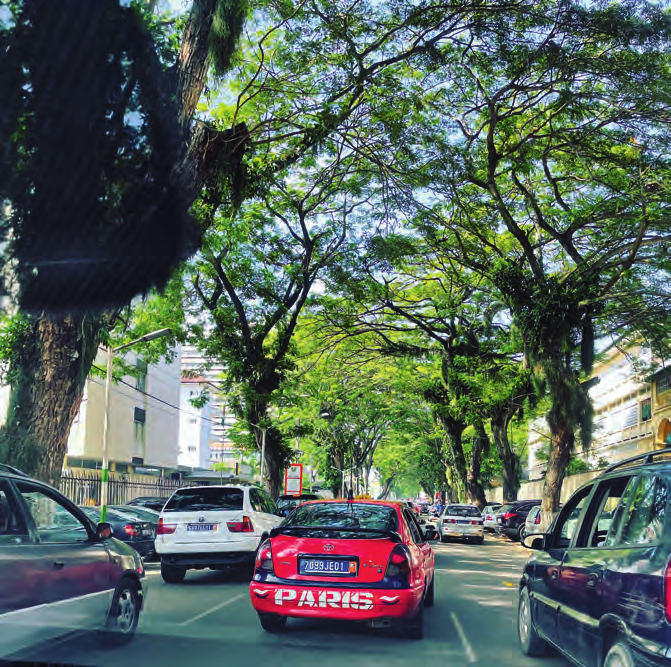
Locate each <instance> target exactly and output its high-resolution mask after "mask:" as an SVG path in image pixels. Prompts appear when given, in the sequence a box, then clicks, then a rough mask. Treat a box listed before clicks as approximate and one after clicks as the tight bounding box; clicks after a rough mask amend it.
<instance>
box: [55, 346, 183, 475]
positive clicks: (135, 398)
mask: <svg viewBox="0 0 671 667" xmlns="http://www.w3.org/2000/svg"><path fill="white" fill-rule="evenodd" d="M124 360H125V361H126V363H128V364H132V365H135V367H136V370H137V377H133V376H125V377H123V378H122V379H121V381H119V382H115V383H113V384H112V390H111V393H110V401H109V440H108V442H109V459H110V470H111V472H113V473H117V474H124V475H135V476H137V475H147V476H152V477H170V476H171V475H173V473H174V472H175V471H176V470H177V468H178V465H179V461H178V459H179V425H180V408H179V403H180V387H181V355H180V350H177V354H176V358H175V359H174V360H173V361H172V362H170V363H168V362H160V363H158V364H156V365H147V364H146V363H145V362H144V361H143V360H142V359H141V358H139V357H137V356H136V355H135V354H134V353H133V352H129V353H128V354H126V355H125V356H124ZM95 363H96V365H97V366H98V367H101V368H104V366H105V359H104V354H101V355H99V358H98V359H97V360H96V362H95ZM104 419H105V378H104V377H98V376H90V377H89V378H88V379H87V381H86V387H85V390H84V399H83V401H82V405H81V408H80V410H79V414H78V416H77V417H76V418H75V422H74V423H73V426H72V429H71V431H70V438H69V440H68V452H67V457H66V468H67V469H69V470H71V471H73V472H77V471H81V470H98V469H100V468H101V467H102V450H103V425H104Z"/></svg>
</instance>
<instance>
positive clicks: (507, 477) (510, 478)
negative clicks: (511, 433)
mask: <svg viewBox="0 0 671 667" xmlns="http://www.w3.org/2000/svg"><path fill="white" fill-rule="evenodd" d="M511 420H512V415H509V413H508V412H507V411H505V410H500V411H498V412H497V413H496V414H495V415H494V417H492V422H491V425H492V435H493V437H494V443H495V444H496V451H497V452H498V453H499V458H500V459H501V463H502V464H503V502H506V503H510V502H514V501H515V500H517V492H518V491H519V488H520V459H519V457H518V456H517V454H515V452H514V451H513V449H512V447H511V446H510V441H509V440H508V425H509V424H510V421H511Z"/></svg>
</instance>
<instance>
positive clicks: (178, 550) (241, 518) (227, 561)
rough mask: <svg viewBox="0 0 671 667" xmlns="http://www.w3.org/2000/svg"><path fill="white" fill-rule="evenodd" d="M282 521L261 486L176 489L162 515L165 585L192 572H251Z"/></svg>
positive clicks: (158, 546) (160, 541)
mask: <svg viewBox="0 0 671 667" xmlns="http://www.w3.org/2000/svg"><path fill="white" fill-rule="evenodd" d="M281 521H282V519H281V518H280V517H279V516H278V510H277V505H276V504H275V502H274V501H273V499H272V498H271V497H270V496H269V495H268V494H267V493H266V491H265V490H263V489H260V488H257V487H253V486H239V485H225V486H191V487H187V488H184V489H179V490H178V491H175V493H174V494H173V495H172V496H171V498H170V499H169V500H168V502H167V503H166V504H165V507H164V508H163V511H162V512H161V517H160V519H159V522H158V534H157V536H156V551H157V552H158V554H159V556H160V558H161V576H162V577H163V581H165V582H166V583H168V584H176V583H179V582H181V581H182V580H183V579H184V576H185V575H186V572H187V570H202V569H204V568H210V569H213V570H223V569H228V568H231V567H244V566H247V567H250V569H251V567H252V566H253V564H254V558H255V555H256V551H257V549H258V547H259V545H260V544H261V542H263V541H264V540H265V539H266V538H267V537H268V535H269V534H270V530H271V529H272V528H274V527H275V526H277V525H279V524H280V523H281Z"/></svg>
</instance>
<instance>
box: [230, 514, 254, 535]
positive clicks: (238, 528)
mask: <svg viewBox="0 0 671 667" xmlns="http://www.w3.org/2000/svg"><path fill="white" fill-rule="evenodd" d="M226 525H227V526H228V530H229V531H230V532H231V533H253V532H254V524H253V523H252V520H251V519H250V518H249V517H248V516H243V517H242V521H229V522H228V523H227V524H226Z"/></svg>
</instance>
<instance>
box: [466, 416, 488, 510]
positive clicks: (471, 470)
mask: <svg viewBox="0 0 671 667" xmlns="http://www.w3.org/2000/svg"><path fill="white" fill-rule="evenodd" d="M487 445H488V438H487V434H486V433H485V429H484V427H483V425H482V424H481V423H480V424H479V425H478V426H477V427H476V435H475V436H474V437H473V448H472V449H471V461H470V465H469V466H468V472H467V474H466V491H467V492H468V496H469V498H470V500H471V502H472V503H473V504H474V505H475V506H476V507H477V508H478V509H479V510H483V509H484V508H485V507H486V506H487V496H486V495H485V490H484V488H483V487H482V483H481V482H480V470H481V466H482V454H483V452H484V451H485V450H486V449H487Z"/></svg>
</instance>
